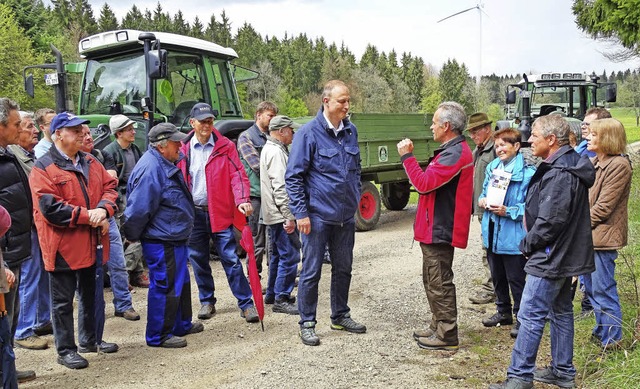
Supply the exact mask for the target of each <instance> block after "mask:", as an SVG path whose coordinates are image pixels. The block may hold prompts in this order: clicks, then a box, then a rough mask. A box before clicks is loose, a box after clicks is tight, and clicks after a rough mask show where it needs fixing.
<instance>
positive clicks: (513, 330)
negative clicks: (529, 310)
mask: <svg viewBox="0 0 640 389" xmlns="http://www.w3.org/2000/svg"><path fill="white" fill-rule="evenodd" d="M518 331H520V322H519V321H518V319H516V325H514V326H513V327H511V331H509V336H511V337H512V338H513V339H515V338H517V337H518Z"/></svg>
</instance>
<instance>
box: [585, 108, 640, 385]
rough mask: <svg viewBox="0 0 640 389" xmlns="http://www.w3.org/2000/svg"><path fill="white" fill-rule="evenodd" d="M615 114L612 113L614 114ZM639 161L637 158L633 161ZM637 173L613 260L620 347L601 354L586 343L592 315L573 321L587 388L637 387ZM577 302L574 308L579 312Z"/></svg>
mask: <svg viewBox="0 0 640 389" xmlns="http://www.w3.org/2000/svg"><path fill="white" fill-rule="evenodd" d="M614 116H615V115H614ZM637 162H639V161H637V160H636V163H637ZM639 237H640V172H639V171H638V169H637V168H636V169H634V172H633V179H632V184H631V195H630V197H629V245H628V246H627V247H625V248H624V249H623V250H621V251H620V256H619V258H618V260H617V261H616V263H617V266H616V280H617V281H618V292H619V295H620V302H621V305H622V318H623V347H624V348H623V350H620V351H616V352H611V353H602V352H601V351H600V350H599V348H598V347H596V346H595V345H593V344H591V343H590V342H589V337H590V335H591V329H592V328H593V325H594V323H595V321H594V319H593V318H590V319H588V320H582V321H577V322H576V337H575V339H576V340H575V350H574V356H575V360H574V363H575V365H576V368H577V369H578V373H579V376H580V377H581V378H582V385H583V386H584V387H587V388H638V387H640V347H637V346H638V344H637V343H638V340H639V339H638V315H639V313H640V301H639V296H638V276H639V275H640V262H638V261H637V260H636V258H638V256H639V255H640V239H639ZM579 309H580V308H579V303H577V305H576V311H579Z"/></svg>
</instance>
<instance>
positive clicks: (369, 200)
mask: <svg viewBox="0 0 640 389" xmlns="http://www.w3.org/2000/svg"><path fill="white" fill-rule="evenodd" d="M432 118H433V115H430V114H429V115H422V114H364V113H354V114H352V115H351V120H352V122H353V123H354V124H355V125H356V127H358V143H359V145H360V157H361V162H362V196H361V198H360V206H359V207H358V213H357V214H356V228H357V229H358V230H359V231H368V230H371V229H373V228H374V227H375V225H376V224H377V223H378V219H379V218H380V210H381V204H384V206H385V207H386V208H387V209H389V210H393V211H397V210H401V209H404V207H405V206H406V205H407V203H408V202H409V195H410V194H411V184H410V183H409V179H408V178H407V174H406V173H405V171H404V167H403V166H402V163H401V162H400V155H399V154H398V150H397V147H396V145H397V143H398V142H400V141H401V140H402V139H405V138H410V139H411V140H412V141H413V143H414V146H415V148H414V155H415V156H416V158H417V159H418V161H420V164H421V165H422V166H423V167H426V165H427V163H428V160H429V158H430V156H431V155H432V154H433V150H434V149H435V148H437V147H438V145H439V144H438V143H437V142H434V141H433V135H432V133H431V130H430V129H429V127H430V126H431V121H432ZM374 183H375V184H379V186H380V190H378V187H377V186H376V185H374Z"/></svg>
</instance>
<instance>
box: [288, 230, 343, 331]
mask: <svg viewBox="0 0 640 389" xmlns="http://www.w3.org/2000/svg"><path fill="white" fill-rule="evenodd" d="M354 241H355V223H354V222H351V223H345V224H343V225H342V226H340V225H328V224H325V223H323V222H321V221H319V220H314V219H311V232H310V233H309V235H304V234H303V235H302V252H303V255H304V261H302V271H301V272H300V281H299V282H298V311H299V312H300V321H299V324H300V325H303V324H304V323H305V322H311V323H313V324H314V325H315V323H316V322H317V321H316V310H317V307H318V283H319V282H320V275H321V271H322V260H323V259H324V253H325V247H326V245H327V244H328V245H329V254H330V256H331V320H333V321H335V320H338V319H341V318H343V317H345V316H348V315H349V312H350V308H349V306H348V302H349V287H350V286H351V265H352V263H353V244H354Z"/></svg>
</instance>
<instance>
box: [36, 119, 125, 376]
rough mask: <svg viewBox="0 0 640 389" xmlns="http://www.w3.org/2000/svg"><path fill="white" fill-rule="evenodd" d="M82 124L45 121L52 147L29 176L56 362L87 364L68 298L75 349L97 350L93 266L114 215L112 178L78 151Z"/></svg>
mask: <svg viewBox="0 0 640 389" xmlns="http://www.w3.org/2000/svg"><path fill="white" fill-rule="evenodd" d="M85 123H88V121H87V120H84V119H81V118H78V117H76V116H74V115H72V114H70V113H67V112H63V113H59V114H58V115H56V116H55V117H54V118H53V121H52V122H51V131H52V135H53V137H52V138H53V139H54V145H53V147H51V148H50V149H49V151H48V152H47V153H46V154H45V155H43V156H42V157H41V158H39V159H38V160H37V161H36V164H35V166H34V167H33V169H32V170H31V174H30V175H29V184H30V186H31V194H32V197H33V204H34V212H33V215H34V219H35V224H36V229H37V230H38V239H39V241H40V247H41V248H42V258H43V261H44V267H45V270H46V271H48V272H49V279H50V282H51V316H52V319H53V336H54V338H55V341H56V349H57V352H58V363H59V364H61V365H64V366H66V367H68V368H70V369H82V368H85V367H87V366H88V365H89V362H87V360H86V359H84V358H83V357H82V356H80V355H79V354H78V353H77V351H78V348H77V346H76V343H75V340H74V331H73V298H74V295H75V291H76V289H77V290H78V295H79V298H78V301H79V306H78V313H79V315H78V331H79V332H80V335H79V337H78V338H79V339H80V347H81V348H83V349H87V350H96V351H97V350H98V349H99V348H100V346H101V345H97V344H96V328H95V325H96V323H95V294H96V266H102V265H103V264H104V263H106V260H107V259H108V258H109V234H108V232H109V218H110V217H111V216H113V214H114V213H115V212H116V210H117V207H116V199H117V198H118V194H117V193H116V190H115V189H116V185H117V183H118V182H117V180H116V179H115V178H113V177H111V176H110V175H109V173H107V171H106V170H105V169H104V167H103V166H102V164H100V162H98V161H97V160H96V159H95V158H94V157H93V156H91V155H90V154H86V153H83V152H82V151H80V149H81V147H82V140H83V138H82V124H85Z"/></svg>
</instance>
